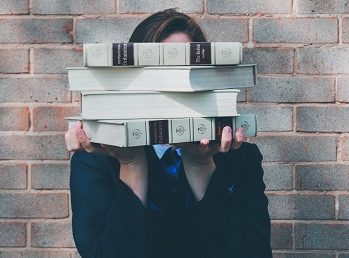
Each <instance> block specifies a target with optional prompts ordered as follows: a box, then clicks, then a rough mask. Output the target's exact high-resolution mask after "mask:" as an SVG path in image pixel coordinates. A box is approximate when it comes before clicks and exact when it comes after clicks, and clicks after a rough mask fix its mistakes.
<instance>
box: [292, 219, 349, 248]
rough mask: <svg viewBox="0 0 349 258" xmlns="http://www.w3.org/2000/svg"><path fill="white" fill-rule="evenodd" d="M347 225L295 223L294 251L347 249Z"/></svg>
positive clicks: (348, 242)
mask: <svg viewBox="0 0 349 258" xmlns="http://www.w3.org/2000/svg"><path fill="white" fill-rule="evenodd" d="M348 239H349V225H348V224H329V223H326V224H319V223H311V224H310V223H296V225H295V246H296V249H319V250H321V249H327V250H328V249H331V250H333V249H339V250H340V249H345V250H347V249H349V241H348Z"/></svg>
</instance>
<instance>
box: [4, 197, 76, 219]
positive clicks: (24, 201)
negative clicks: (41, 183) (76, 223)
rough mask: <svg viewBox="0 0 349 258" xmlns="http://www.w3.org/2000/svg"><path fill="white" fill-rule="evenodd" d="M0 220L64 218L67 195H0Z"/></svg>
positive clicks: (66, 213) (67, 206)
mask: <svg viewBox="0 0 349 258" xmlns="http://www.w3.org/2000/svg"><path fill="white" fill-rule="evenodd" d="M0 207H1V210H0V217H1V218H65V217H67V216H68V209H69V205H68V195H67V194H65V193H42V194H28V193H0Z"/></svg>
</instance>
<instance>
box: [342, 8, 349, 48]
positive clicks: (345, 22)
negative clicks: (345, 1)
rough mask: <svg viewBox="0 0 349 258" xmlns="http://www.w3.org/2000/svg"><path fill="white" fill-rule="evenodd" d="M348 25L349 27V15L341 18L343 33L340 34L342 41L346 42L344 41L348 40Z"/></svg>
mask: <svg viewBox="0 0 349 258" xmlns="http://www.w3.org/2000/svg"><path fill="white" fill-rule="evenodd" d="M348 6H349V5H348ZM348 9H349V7H348ZM348 27H349V17H347V18H343V35H342V39H343V42H346V43H348V42H349V28H348Z"/></svg>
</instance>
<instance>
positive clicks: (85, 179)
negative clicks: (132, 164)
mask: <svg viewBox="0 0 349 258" xmlns="http://www.w3.org/2000/svg"><path fill="white" fill-rule="evenodd" d="M146 154H147V158H149V151H146ZM150 156H154V155H150ZM151 158H152V159H154V157H151ZM149 163H154V161H153V162H152V161H149ZM148 168H149V169H159V168H158V167H157V165H156V164H155V165H154V164H150V166H149V167H148ZM118 175H119V163H118V161H117V160H116V159H113V158H111V157H108V156H103V155H96V154H92V153H87V152H76V153H74V155H73V157H72V159H71V177H70V188H71V202H72V213H73V216H72V217H73V221H72V226H73V236H74V240H75V244H76V247H77V249H78V251H79V253H80V255H81V256H82V257H83V258H105V257H120V258H145V257H148V256H147V254H148V253H149V244H150V243H149V240H150V239H151V238H152V237H151V236H150V235H149V234H148V233H147V232H149V228H153V226H152V220H153V219H151V218H153V216H150V215H153V213H151V211H150V210H149V209H147V208H146V207H144V206H143V205H142V203H141V201H140V200H139V199H138V198H137V197H136V195H135V194H134V193H133V192H132V190H131V189H130V188H129V187H128V186H127V185H126V184H125V183H124V182H122V181H121V180H120V179H119V176H118ZM160 219H161V218H160ZM135 246H136V248H134V247H135Z"/></svg>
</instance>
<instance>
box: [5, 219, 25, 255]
mask: <svg viewBox="0 0 349 258" xmlns="http://www.w3.org/2000/svg"><path fill="white" fill-rule="evenodd" d="M25 231H26V230H25V223H22V222H0V247H22V246H25ZM0 255H1V252H0Z"/></svg>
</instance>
